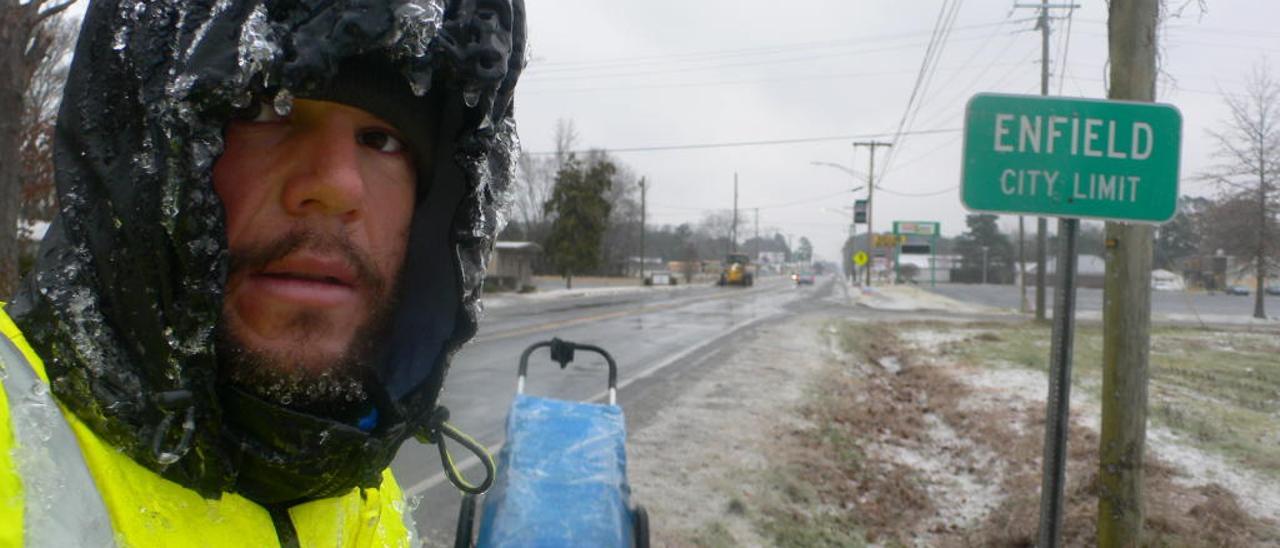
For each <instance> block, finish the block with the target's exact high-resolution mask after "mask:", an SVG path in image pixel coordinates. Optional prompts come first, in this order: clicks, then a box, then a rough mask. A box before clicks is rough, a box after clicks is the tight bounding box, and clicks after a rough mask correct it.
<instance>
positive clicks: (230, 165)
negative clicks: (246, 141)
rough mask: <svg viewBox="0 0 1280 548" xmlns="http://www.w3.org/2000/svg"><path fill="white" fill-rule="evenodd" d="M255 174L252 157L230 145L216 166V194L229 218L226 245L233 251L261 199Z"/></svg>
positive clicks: (214, 173)
mask: <svg viewBox="0 0 1280 548" xmlns="http://www.w3.org/2000/svg"><path fill="white" fill-rule="evenodd" d="M255 171H257V170H256V169H255V166H254V165H253V158H252V157H250V156H248V155H246V154H244V153H243V152H242V151H241V150H239V149H237V148H234V147H231V146H228V148H227V150H226V152H224V153H223V155H222V157H220V158H218V161H217V162H215V163H214V165H213V171H212V178H213V191H214V193H215V194H217V195H218V199H219V200H221V201H222V209H223V212H224V214H225V216H226V217H225V221H226V231H227V243H228V245H229V246H232V247H233V249H234V247H235V244H237V243H238V242H239V240H240V236H242V235H243V234H244V230H243V227H244V225H245V224H246V223H247V222H248V219H249V218H250V217H251V216H252V215H250V212H251V210H252V209H253V205H252V204H254V203H256V202H257V201H259V199H260V198H261V197H260V196H257V195H256V194H255V190H254V189H255V188H260V187H261V185H254V184H252V182H253V178H252V174H253V173H255Z"/></svg>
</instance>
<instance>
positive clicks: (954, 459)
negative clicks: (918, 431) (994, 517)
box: [868, 413, 1005, 545]
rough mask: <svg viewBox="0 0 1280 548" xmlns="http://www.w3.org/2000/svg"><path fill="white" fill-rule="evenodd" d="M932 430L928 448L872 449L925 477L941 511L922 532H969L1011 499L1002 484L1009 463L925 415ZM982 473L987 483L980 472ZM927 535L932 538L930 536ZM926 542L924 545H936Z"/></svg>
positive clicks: (879, 445)
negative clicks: (998, 480) (1004, 470)
mask: <svg viewBox="0 0 1280 548" xmlns="http://www.w3.org/2000/svg"><path fill="white" fill-rule="evenodd" d="M924 420H925V423H926V425H927V426H928V430H927V431H926V436H925V438H924V441H925V443H922V444H918V446H911V447H908V446H904V445H898V444H889V443H875V444H873V445H872V446H870V447H869V448H868V449H869V450H870V451H871V452H872V453H873V454H876V455H877V456H878V457H879V458H881V459H883V460H884V461H885V462H897V463H901V464H904V465H906V466H910V467H911V468H913V469H915V470H916V472H917V473H918V474H919V477H920V479H921V480H922V483H923V484H924V486H925V489H926V490H927V491H928V493H929V498H930V499H931V500H932V501H933V504H934V506H935V507H936V508H937V511H938V513H937V515H935V516H933V517H931V518H930V519H929V521H928V522H927V523H925V524H922V526H920V527H917V528H916V529H917V530H918V531H922V532H928V531H935V530H943V531H945V530H954V529H967V528H969V527H972V526H973V525H976V524H977V523H978V521H979V520H981V519H982V518H984V517H986V515H987V514H988V513H989V512H991V510H993V509H995V508H996V506H997V505H999V504H1000V502H1001V501H1002V500H1004V497H1005V494H1004V492H1003V491H1002V490H1001V485H1000V483H999V482H994V481H990V479H989V478H991V477H1000V476H1001V475H1002V474H1003V472H1002V471H1001V469H1002V468H1003V467H1004V462H1003V461H1002V460H1001V459H1000V458H999V457H998V456H997V455H995V454H993V453H992V452H990V451H988V450H986V449H984V448H982V447H979V446H978V445H976V444H974V443H973V442H972V441H970V440H967V439H965V438H962V437H960V436H959V435H958V434H957V433H956V431H955V430H954V429H953V428H951V426H950V425H948V424H947V423H946V422H945V421H943V420H942V419H941V418H939V417H938V416H937V415H935V414H933V413H927V414H925V415H924ZM977 470H982V477H979V476H978V475H977V474H975V472H976V471H977ZM925 534H926V535H927V533H925ZM928 540H929V539H928V538H925V539H922V542H923V543H924V545H928V544H930V543H929V542H928Z"/></svg>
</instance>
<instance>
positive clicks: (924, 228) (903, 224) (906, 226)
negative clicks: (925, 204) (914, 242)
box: [893, 221, 942, 236]
mask: <svg viewBox="0 0 1280 548" xmlns="http://www.w3.org/2000/svg"><path fill="white" fill-rule="evenodd" d="M941 226H942V225H940V224H939V223H936V222H934V221H894V222H893V233H894V234H907V235H910V236H937V235H938V234H939V232H940V230H939V228H940V227H941Z"/></svg>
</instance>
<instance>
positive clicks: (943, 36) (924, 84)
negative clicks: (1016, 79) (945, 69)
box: [884, 0, 963, 173]
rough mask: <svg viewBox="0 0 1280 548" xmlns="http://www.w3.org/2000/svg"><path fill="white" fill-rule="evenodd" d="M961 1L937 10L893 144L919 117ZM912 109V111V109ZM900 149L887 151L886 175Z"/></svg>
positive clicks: (944, 5)
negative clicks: (917, 100)
mask: <svg viewBox="0 0 1280 548" xmlns="http://www.w3.org/2000/svg"><path fill="white" fill-rule="evenodd" d="M962 3H963V0H954V1H952V2H951V3H949V4H948V3H947V2H945V1H944V2H943V4H942V7H941V8H940V9H939V10H938V19H937V21H935V23H934V31H935V33H934V40H932V41H931V42H930V44H929V47H928V48H927V49H926V50H925V53H924V59H923V60H921V62H920V72H919V74H917V75H916V83H915V85H914V86H913V87H912V89H911V95H910V97H909V98H908V99H907V107H906V109H905V110H903V112H902V118H901V119H900V120H899V121H898V129H897V131H895V135H894V137H893V141H892V142H894V143H897V144H901V140H902V136H903V135H907V133H905V132H906V131H907V130H908V128H909V127H910V124H911V123H914V121H915V117H916V116H918V115H919V112H920V107H921V106H922V105H923V102H924V94H925V93H927V92H928V88H929V82H931V81H932V79H933V74H934V71H935V70H936V69H937V65H938V59H940V58H941V56H940V55H939V52H940V51H941V50H942V46H943V45H944V44H945V43H946V41H947V37H948V36H950V28H951V26H952V25H953V24H954V23H955V18H956V15H958V14H959V12H960V5H961V4H962ZM948 9H949V11H948ZM917 97H919V98H920V103H919V104H917V103H916V98H917ZM913 107H914V109H913ZM899 150H901V147H900V146H899V147H894V150H890V151H889V156H888V158H886V159H885V163H884V171H885V173H888V171H889V169H891V168H892V167H893V159H894V157H895V156H896V155H897V154H898V151H899Z"/></svg>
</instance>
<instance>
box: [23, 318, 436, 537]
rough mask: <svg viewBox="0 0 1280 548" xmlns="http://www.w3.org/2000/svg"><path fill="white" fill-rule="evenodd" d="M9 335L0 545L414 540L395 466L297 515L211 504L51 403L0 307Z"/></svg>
mask: <svg viewBox="0 0 1280 548" xmlns="http://www.w3.org/2000/svg"><path fill="white" fill-rule="evenodd" d="M2 304H3V303H0V305H2ZM0 335H2V336H0V385H3V389H2V390H0V548H4V547H9V546H122V547H123V546H137V547H152V546H193V547H194V546H209V547H219V546H227V547H236V548H248V547H254V548H256V547H266V546H279V545H280V542H281V541H280V539H281V536H280V534H279V533H278V531H277V529H278V528H280V529H288V528H290V527H291V528H292V529H293V531H294V532H295V533H296V538H297V540H298V544H299V545H300V546H325V547H329V546H342V547H347V546H361V547H364V546H377V547H382V546H408V545H413V544H415V543H416V540H415V538H414V537H413V527H412V526H406V522H405V519H406V518H407V516H405V515H404V513H405V505H404V499H403V495H402V494H401V492H400V488H399V486H398V485H397V484H396V481H395V479H394V478H393V477H392V475H391V471H390V469H388V470H384V471H383V473H382V477H383V481H382V486H381V487H380V488H377V489H358V488H357V489H352V490H351V491H350V492H349V493H347V494H345V495H342V496H338V497H332V498H326V499H320V500H315V501H311V502H307V503H303V504H299V505H296V506H293V507H291V508H289V509H288V519H287V523H285V522H283V521H282V519H283V518H282V513H277V517H276V519H273V517H272V515H271V513H270V512H268V510H267V509H266V508H264V507H262V506H259V505H258V504H257V503H254V502H253V501H250V500H248V499H246V498H244V497H241V496H239V495H237V494H235V493H223V495H222V498H221V499H218V500H210V499H205V498H203V497H201V496H200V495H199V494H198V493H196V492H195V491H192V490H190V489H187V488H186V487H183V486H181V485H179V484H177V483H174V482H172V481H169V480H167V479H164V478H163V477H161V476H159V475H158V474H156V473H154V472H152V471H151V470H148V469H147V468H144V467H143V466H141V465H139V464H138V463H136V462H134V461H133V459H131V458H129V457H128V456H127V455H125V454H124V453H122V452H120V451H118V450H116V449H115V448H113V447H111V446H110V445H107V444H106V443H104V442H103V441H102V440H101V439H100V438H98V437H97V435H95V434H94V433H93V431H91V430H90V429H89V428H88V427H87V426H85V425H84V424H83V423H82V422H81V421H80V420H79V419H78V418H77V417H76V416H75V415H74V414H73V413H71V412H69V411H67V410H66V409H65V408H63V407H62V406H60V405H59V404H58V403H57V402H56V400H54V399H53V397H52V395H51V394H50V393H49V391H48V377H47V376H46V375H45V371H44V364H43V362H42V361H41V360H40V357H39V356H37V355H36V354H35V352H34V351H33V350H32V348H31V347H30V346H29V345H28V344H27V342H26V339H25V338H24V337H23V336H22V333H21V332H20V331H19V330H18V327H17V326H16V325H14V323H13V321H12V320H11V319H10V318H9V316H8V315H7V314H5V313H4V310H3V309H2V308H0ZM77 448H78V449H79V451H76V449H77ZM290 536H291V535H289V534H288V533H286V534H285V536H284V538H289V537H290Z"/></svg>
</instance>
